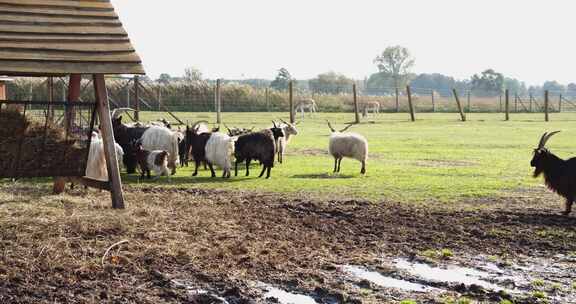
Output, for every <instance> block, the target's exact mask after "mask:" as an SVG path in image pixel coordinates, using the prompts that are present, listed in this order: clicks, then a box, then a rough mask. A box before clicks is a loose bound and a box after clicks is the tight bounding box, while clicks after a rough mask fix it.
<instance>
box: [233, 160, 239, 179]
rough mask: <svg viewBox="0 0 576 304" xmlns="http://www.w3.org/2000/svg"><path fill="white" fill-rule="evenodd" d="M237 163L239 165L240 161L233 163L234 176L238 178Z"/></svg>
mask: <svg viewBox="0 0 576 304" xmlns="http://www.w3.org/2000/svg"><path fill="white" fill-rule="evenodd" d="M238 163H240V160H238V159H237V160H236V161H235V162H234V176H238Z"/></svg>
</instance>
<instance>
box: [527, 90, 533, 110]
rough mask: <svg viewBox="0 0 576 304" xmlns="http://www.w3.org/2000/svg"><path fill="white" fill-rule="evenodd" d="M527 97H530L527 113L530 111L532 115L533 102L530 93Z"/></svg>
mask: <svg viewBox="0 0 576 304" xmlns="http://www.w3.org/2000/svg"><path fill="white" fill-rule="evenodd" d="M529 96H530V105H529V110H528V111H530V113H532V102H533V101H532V93H530V95H529Z"/></svg>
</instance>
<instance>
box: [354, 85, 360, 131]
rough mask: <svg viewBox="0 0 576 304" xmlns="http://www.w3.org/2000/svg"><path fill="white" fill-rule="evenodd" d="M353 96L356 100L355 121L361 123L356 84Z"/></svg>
mask: <svg viewBox="0 0 576 304" xmlns="http://www.w3.org/2000/svg"><path fill="white" fill-rule="evenodd" d="M352 96H353V98H354V121H355V122H356V123H360V113H358V96H357V95H356V84H353V85H352Z"/></svg>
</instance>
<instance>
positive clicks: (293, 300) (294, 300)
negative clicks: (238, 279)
mask: <svg viewBox="0 0 576 304" xmlns="http://www.w3.org/2000/svg"><path fill="white" fill-rule="evenodd" d="M256 285H257V287H258V288H260V289H262V290H263V291H264V298H265V299H267V298H276V299H278V303H281V304H316V301H315V300H314V299H313V298H312V297H310V296H307V295H303V294H296V293H291V292H287V291H285V290H282V289H279V288H276V287H274V286H271V285H268V284H266V283H262V282H258V283H257V284H256Z"/></svg>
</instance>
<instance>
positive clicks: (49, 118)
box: [47, 77, 54, 123]
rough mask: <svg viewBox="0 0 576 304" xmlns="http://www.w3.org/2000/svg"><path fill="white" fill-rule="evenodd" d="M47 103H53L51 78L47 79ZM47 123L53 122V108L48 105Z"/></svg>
mask: <svg viewBox="0 0 576 304" xmlns="http://www.w3.org/2000/svg"><path fill="white" fill-rule="evenodd" d="M47 83H48V102H49V103H52V102H54V78H53V77H48V81H47ZM47 111H48V115H47V116H48V121H49V122H50V123H53V122H54V106H52V105H49V106H48V109H47Z"/></svg>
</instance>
